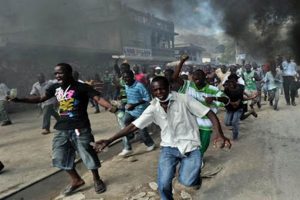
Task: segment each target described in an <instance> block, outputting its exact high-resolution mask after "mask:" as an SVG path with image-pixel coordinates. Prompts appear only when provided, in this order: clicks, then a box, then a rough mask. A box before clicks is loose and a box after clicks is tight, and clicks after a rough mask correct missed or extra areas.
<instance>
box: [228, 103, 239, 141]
mask: <svg viewBox="0 0 300 200" xmlns="http://www.w3.org/2000/svg"><path fill="white" fill-rule="evenodd" d="M242 114H243V108H241V109H238V110H237V111H228V110H227V111H226V114H225V119H224V122H225V125H226V126H232V135H233V136H232V138H233V139H234V140H236V139H237V138H238V136H239V124H240V118H241V116H242Z"/></svg>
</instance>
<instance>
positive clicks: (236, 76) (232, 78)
mask: <svg viewBox="0 0 300 200" xmlns="http://www.w3.org/2000/svg"><path fill="white" fill-rule="evenodd" d="M227 79H228V80H235V81H238V79H239V77H238V75H236V74H230V75H229V76H228V78H227Z"/></svg>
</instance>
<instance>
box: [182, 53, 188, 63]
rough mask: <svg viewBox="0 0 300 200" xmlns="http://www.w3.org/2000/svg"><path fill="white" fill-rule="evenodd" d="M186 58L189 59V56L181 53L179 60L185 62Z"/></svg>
mask: <svg viewBox="0 0 300 200" xmlns="http://www.w3.org/2000/svg"><path fill="white" fill-rule="evenodd" d="M188 59H189V56H188V55H187V54H183V55H181V56H180V61H183V62H185V61H186V60H188Z"/></svg>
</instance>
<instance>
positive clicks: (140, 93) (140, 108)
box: [119, 70, 155, 156]
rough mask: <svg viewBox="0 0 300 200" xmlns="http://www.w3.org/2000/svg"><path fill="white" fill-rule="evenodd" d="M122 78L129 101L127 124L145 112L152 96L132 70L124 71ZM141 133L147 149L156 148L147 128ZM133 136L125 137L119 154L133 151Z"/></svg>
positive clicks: (125, 121) (126, 113)
mask: <svg viewBox="0 0 300 200" xmlns="http://www.w3.org/2000/svg"><path fill="white" fill-rule="evenodd" d="M122 78H123V80H124V82H125V84H126V85H125V91H126V96H127V103H126V105H125V116H124V124H125V125H126V126H127V125H129V124H130V123H131V122H133V121H134V120H136V119H137V118H138V117H139V116H140V115H141V114H142V113H143V112H144V110H145V109H146V108H147V107H148V105H149V102H150V100H151V97H150V94H149V92H148V90H147V89H146V88H145V86H144V85H143V84H142V83H140V82H138V81H136V80H135V79H134V74H133V72H132V71H131V70H129V71H126V72H124V73H123V74H122ZM139 133H140V136H141V139H142V140H143V142H144V144H145V145H146V146H147V151H152V150H153V149H154V148H155V144H154V141H153V140H152V138H151V136H150V135H149V133H148V130H147V128H144V129H141V130H140V131H139ZM131 138H132V136H126V137H124V138H123V143H124V149H123V150H122V152H121V153H120V154H119V155H120V156H125V155H128V154H131V153H132V146H131V144H130V139H131Z"/></svg>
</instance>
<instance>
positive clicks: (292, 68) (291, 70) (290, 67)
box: [282, 61, 297, 76]
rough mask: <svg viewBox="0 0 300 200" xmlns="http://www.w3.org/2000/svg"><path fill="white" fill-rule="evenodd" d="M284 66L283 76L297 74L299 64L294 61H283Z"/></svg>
mask: <svg viewBox="0 0 300 200" xmlns="http://www.w3.org/2000/svg"><path fill="white" fill-rule="evenodd" d="M282 68H283V71H282V72H283V74H282V76H295V75H296V74H297V72H296V68H297V65H296V63H294V62H292V61H291V62H287V61H283V62H282Z"/></svg>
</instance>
